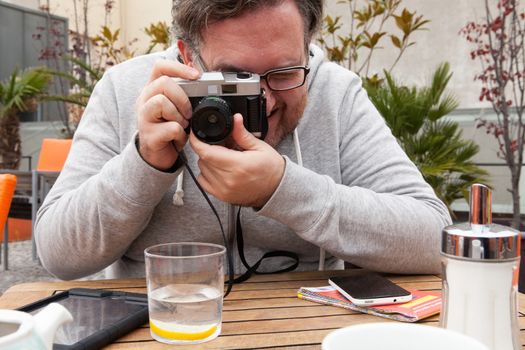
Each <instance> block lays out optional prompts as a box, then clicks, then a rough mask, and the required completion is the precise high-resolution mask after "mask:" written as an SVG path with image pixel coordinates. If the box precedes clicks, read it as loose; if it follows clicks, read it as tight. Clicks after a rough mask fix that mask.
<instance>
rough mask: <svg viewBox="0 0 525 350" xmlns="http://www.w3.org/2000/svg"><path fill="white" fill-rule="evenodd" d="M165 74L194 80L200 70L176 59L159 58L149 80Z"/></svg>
mask: <svg viewBox="0 0 525 350" xmlns="http://www.w3.org/2000/svg"><path fill="white" fill-rule="evenodd" d="M163 75H165V76H168V77H179V78H182V79H188V80H194V79H197V78H198V77H199V76H200V72H199V71H198V70H197V69H195V68H192V67H190V66H187V65H185V64H182V63H180V62H177V61H174V60H158V61H156V62H155V64H154V65H153V69H152V70H151V74H150V77H149V82H152V81H154V80H157V79H158V78H159V77H161V76H163Z"/></svg>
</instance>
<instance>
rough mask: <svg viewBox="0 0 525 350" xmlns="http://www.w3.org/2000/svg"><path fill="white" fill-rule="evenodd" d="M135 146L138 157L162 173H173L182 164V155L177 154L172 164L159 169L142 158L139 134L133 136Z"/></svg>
mask: <svg viewBox="0 0 525 350" xmlns="http://www.w3.org/2000/svg"><path fill="white" fill-rule="evenodd" d="M135 148H136V149H137V153H138V154H139V156H140V158H141V159H142V160H143V161H144V162H145V163H146V164H148V165H149V166H150V167H152V168H154V169H156V170H158V171H162V172H163V173H174V172H176V171H177V170H179V168H180V167H181V166H183V165H184V162H183V160H182V159H181V158H182V157H180V156H177V159H176V160H175V163H173V165H172V166H171V167H169V168H168V169H159V168H158V167H156V166H154V165H152V164H151V163H150V162H148V161H147V160H146V159H144V157H143V156H142V153H141V152H140V140H139V135H138V134H137V136H136V137H135Z"/></svg>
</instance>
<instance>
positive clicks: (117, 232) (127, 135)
mask: <svg viewBox="0 0 525 350" xmlns="http://www.w3.org/2000/svg"><path fill="white" fill-rule="evenodd" d="M311 51H312V53H313V57H311V60H310V66H311V72H310V75H309V76H308V95H309V96H308V98H309V99H308V103H307V106H306V110H305V112H304V115H303V117H302V119H301V121H300V123H299V126H298V128H297V134H298V141H299V142H300V154H301V155H302V162H303V166H300V165H298V164H297V159H298V158H297V157H298V153H297V151H296V148H295V147H294V140H293V137H292V135H290V136H288V137H287V138H285V139H284V140H283V141H282V142H281V144H279V146H278V147H277V151H278V152H279V153H281V154H282V155H283V156H284V157H285V159H286V168H285V173H284V176H283V178H282V180H281V183H280V184H279V186H278V188H277V190H276V191H275V192H274V194H273V196H272V197H271V198H270V200H269V201H268V202H267V203H266V205H265V206H264V207H262V208H260V209H259V210H253V209H251V208H244V209H243V210H242V227H243V232H244V244H245V255H246V257H247V260H248V262H249V263H250V264H253V263H254V262H256V261H257V260H258V258H259V257H261V256H262V255H263V254H264V253H265V252H268V251H272V250H289V251H292V252H295V253H297V254H298V256H299V260H300V264H299V267H298V270H314V269H316V268H317V266H318V261H319V247H322V248H324V249H325V250H326V265H325V267H326V268H329V269H335V268H341V267H342V260H341V259H343V260H346V261H348V262H350V263H352V264H354V265H357V266H361V267H365V268H369V269H373V270H377V271H384V272H398V273H435V272H438V271H439V242H440V232H441V229H442V228H443V227H444V226H446V225H448V224H450V216H449V214H448V211H447V208H446V207H445V206H444V205H443V203H442V202H441V201H440V200H438V198H437V197H436V196H435V194H434V191H433V190H432V188H431V187H430V186H429V185H428V184H427V183H425V181H424V180H423V178H422V176H421V174H420V172H419V171H418V169H417V168H416V167H415V166H414V165H413V163H412V162H411V161H410V160H409V159H408V158H407V156H406V155H405V153H404V152H403V150H402V149H401V148H400V147H399V145H398V143H397V141H396V139H395V138H394V137H393V136H392V134H391V132H390V130H389V129H388V127H387V126H386V124H385V122H384V120H383V118H382V117H381V116H380V115H379V113H378V112H377V110H376V109H375V108H374V106H373V105H372V103H371V102H370V101H369V99H368V97H367V94H366V92H365V90H364V89H363V88H362V86H361V82H360V79H359V78H358V77H357V76H356V75H355V74H354V73H352V72H350V71H348V70H346V69H344V68H342V67H340V66H338V65H336V64H334V63H330V62H326V61H325V60H324V55H323V52H322V50H321V49H319V48H318V47H316V46H314V45H312V46H311ZM176 55H177V52H176V49H174V48H171V49H169V50H167V51H165V52H161V53H155V54H151V55H146V56H141V57H137V58H134V59H131V60H129V61H126V62H124V63H122V64H119V65H117V66H115V67H113V68H111V69H109V70H108V71H107V72H106V74H105V75H104V77H103V78H102V79H101V80H100V81H99V82H98V84H97V86H96V88H95V90H94V92H93V94H92V96H91V99H90V101H89V104H88V106H87V108H86V110H85V113H84V116H83V118H82V121H81V123H80V125H79V127H78V130H77V132H76V133H75V137H74V140H73V145H72V148H71V152H70V154H69V157H68V159H67V162H66V164H65V166H64V169H63V171H62V172H61V174H60V176H59V178H58V180H57V182H56V183H55V185H54V186H53V188H52V189H51V191H50V192H49V194H48V195H47V197H46V200H45V202H44V204H43V205H42V207H41V209H40V210H39V212H38V216H37V222H36V240H37V246H38V252H39V255H40V258H41V261H42V264H43V265H44V267H45V268H46V269H48V270H49V271H50V272H51V273H53V274H54V275H56V276H57V277H59V278H62V279H73V278H79V277H82V276H86V275H88V274H91V273H94V272H97V271H99V270H102V269H104V268H106V267H108V266H110V265H111V266H110V268H109V269H108V270H107V271H108V274H109V276H110V277H132V276H143V275H144V249H145V248H147V247H149V246H151V245H155V244H159V243H165V242H187V241H199V242H213V243H218V244H222V236H221V233H220V228H219V225H218V222H217V219H216V218H215V216H214V215H213V213H212V211H211V209H210V208H209V206H208V204H207V203H206V202H205V200H204V198H203V197H202V195H201V194H200V193H199V192H198V189H197V187H196V185H195V184H194V183H193V182H192V180H191V178H190V177H189V176H184V180H183V183H182V188H183V189H184V198H183V202H184V204H183V205H174V201H173V196H174V192H175V189H176V183H177V181H175V180H176V178H177V176H178V174H179V172H180V171H185V170H182V169H179V170H178V171H177V172H175V173H167V172H162V171H158V170H156V169H154V168H152V167H151V166H149V165H148V164H147V163H146V162H144V160H143V159H142V158H141V157H140V155H139V153H138V151H137V148H136V145H135V138H136V130H137V114H136V111H135V101H136V99H137V97H138V96H139V94H140V92H141V90H142V88H143V87H144V86H145V84H146V82H147V80H148V78H149V75H150V71H151V69H152V66H153V63H154V62H155V61H156V60H159V59H172V60H173V59H176ZM185 151H186V154H187V156H188V160H189V164H190V166H191V168H192V169H193V171H194V172H195V173H198V168H197V166H196V162H197V158H196V156H195V154H194V153H193V152H192V149H191V147H190V145H189V144H188V145H186V147H185ZM211 200H212V202H213V203H214V205H215V207H216V208H217V210H218V212H219V214H220V215H221V217H222V220H223V223H224V222H225V221H226V217H227V213H228V204H226V203H222V202H219V201H218V200H216V199H215V198H211ZM234 260H235V261H234V266H235V270H236V272H242V271H243V270H244V268H243V267H242V265H241V264H240V262H239V259H238V257H237V254H236V253H235V259H234ZM288 264H289V261H288V260H286V259H274V260H272V259H269V260H268V261H265V262H263V266H262V268H261V270H263V271H264V270H266V271H269V270H276V269H278V268H281V267H284V266H287V265H288Z"/></svg>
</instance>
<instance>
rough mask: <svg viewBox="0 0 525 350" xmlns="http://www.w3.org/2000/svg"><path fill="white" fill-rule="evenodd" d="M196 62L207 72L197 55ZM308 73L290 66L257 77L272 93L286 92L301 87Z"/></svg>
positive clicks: (307, 69)
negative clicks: (264, 82)
mask: <svg viewBox="0 0 525 350" xmlns="http://www.w3.org/2000/svg"><path fill="white" fill-rule="evenodd" d="M197 61H198V63H199V64H200V66H201V67H202V68H203V70H204V71H209V70H208V68H207V66H206V64H205V63H204V61H203V60H202V58H201V57H200V55H197ZM308 73H310V67H308V66H292V67H284V68H276V69H270V70H268V71H266V72H264V73H263V74H261V75H260V76H259V77H260V79H261V80H264V81H266V85H268V88H269V89H270V90H272V91H288V90H293V89H296V88H298V87H300V86H303V85H304V83H305V82H306V77H307V76H308Z"/></svg>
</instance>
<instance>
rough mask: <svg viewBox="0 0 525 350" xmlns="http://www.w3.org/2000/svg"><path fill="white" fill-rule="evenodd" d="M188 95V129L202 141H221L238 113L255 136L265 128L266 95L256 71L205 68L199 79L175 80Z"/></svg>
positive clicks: (218, 142)
mask: <svg viewBox="0 0 525 350" xmlns="http://www.w3.org/2000/svg"><path fill="white" fill-rule="evenodd" d="M177 82H178V84H179V86H180V87H181V88H182V89H183V90H184V92H186V94H187V95H188V97H189V99H190V102H191V106H192V108H193V115H192V118H191V121H190V124H191V129H192V130H193V132H194V134H195V135H196V136H197V138H199V139H200V140H201V141H204V142H206V143H209V144H220V143H222V142H223V141H224V140H225V139H226V138H227V137H228V136H229V135H230V133H231V131H232V130H233V115H234V114H235V113H240V114H241V115H242V116H243V118H244V127H245V128H246V130H248V131H249V132H251V133H252V134H253V135H254V136H256V137H257V138H260V139H263V138H264V137H265V136H266V133H267V132H268V119H267V117H266V97H265V96H264V90H262V89H261V84H260V78H259V75H257V74H253V73H246V72H239V73H235V72H232V73H230V72H205V73H203V74H202V76H201V78H200V79H199V80H178V81H177Z"/></svg>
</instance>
